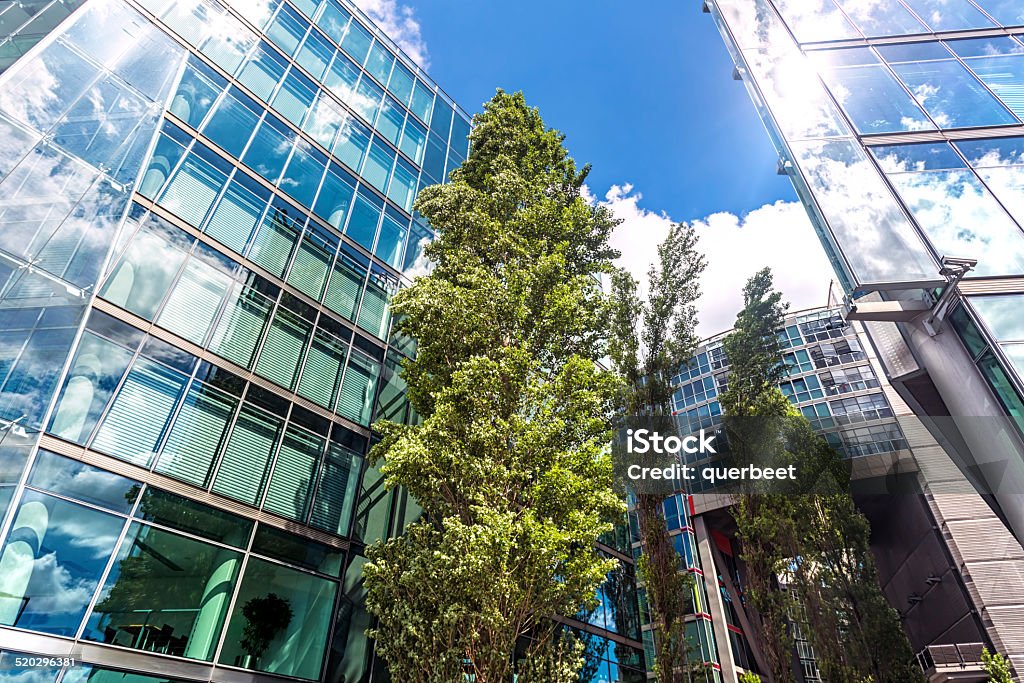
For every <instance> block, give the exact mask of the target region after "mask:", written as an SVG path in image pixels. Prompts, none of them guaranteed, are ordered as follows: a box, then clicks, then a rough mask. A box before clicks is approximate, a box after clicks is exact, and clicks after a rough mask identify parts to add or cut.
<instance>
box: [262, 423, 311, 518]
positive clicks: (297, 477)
mask: <svg viewBox="0 0 1024 683" xmlns="http://www.w3.org/2000/svg"><path fill="white" fill-rule="evenodd" d="M324 441H325V440H324V439H323V438H322V437H319V436H316V435H315V434H311V433H309V432H307V431H305V430H302V429H298V428H296V427H295V426H293V425H290V426H289V427H288V430H287V431H286V432H285V435H284V440H283V441H282V442H281V448H280V450H278V452H277V460H276V461H275V462H274V468H273V473H272V474H271V475H270V485H269V486H268V487H267V497H266V499H265V500H264V502H263V509H264V510H269V511H270V512H273V513H276V514H278V515H281V516H282V517H287V518H289V519H295V520H298V521H300V522H302V521H305V519H306V510H307V507H308V505H309V497H310V494H311V493H312V489H313V483H314V476H315V472H316V466H317V463H318V462H319V460H320V454H321V452H322V451H323V448H324Z"/></svg>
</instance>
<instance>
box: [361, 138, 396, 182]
mask: <svg viewBox="0 0 1024 683" xmlns="http://www.w3.org/2000/svg"><path fill="white" fill-rule="evenodd" d="M394 163H395V153H394V152H393V151H392V150H391V149H390V148H388V146H387V145H385V144H384V143H383V142H382V141H381V140H380V139H379V138H374V140H373V145H372V146H371V147H370V153H369V154H368V155H367V156H366V161H365V162H364V164H363V171H362V176H363V180H365V181H366V182H368V183H369V184H370V185H373V186H374V187H375V188H377V189H378V190H380V191H381V192H384V191H385V190H386V189H387V187H388V178H389V177H390V176H391V167H392V166H393V165H394Z"/></svg>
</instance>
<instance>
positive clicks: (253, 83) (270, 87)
mask: <svg viewBox="0 0 1024 683" xmlns="http://www.w3.org/2000/svg"><path fill="white" fill-rule="evenodd" d="M286 68H287V66H286V64H285V62H284V60H283V59H281V56H280V55H278V54H277V52H276V51H274V50H272V49H271V48H269V47H266V46H264V45H259V46H258V47H257V48H256V51H255V52H253V55H252V57H250V58H249V61H248V62H247V63H246V65H245V66H244V67H242V71H241V72H240V73H239V74H238V80H239V81H241V82H242V83H243V84H244V85H246V86H247V87H248V88H249V90H251V91H252V92H253V93H255V95H256V97H258V98H260V99H261V100H263V101H264V102H269V101H270V94H271V93H272V92H273V91H274V88H275V87H277V83H278V81H280V80H281V78H282V77H283V76H284V72H285V69H286Z"/></svg>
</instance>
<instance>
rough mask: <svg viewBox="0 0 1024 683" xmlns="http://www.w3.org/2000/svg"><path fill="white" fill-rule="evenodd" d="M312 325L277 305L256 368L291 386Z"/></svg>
mask: <svg viewBox="0 0 1024 683" xmlns="http://www.w3.org/2000/svg"><path fill="white" fill-rule="evenodd" d="M311 328H312V325H310V324H309V323H308V322H306V321H304V320H302V319H301V318H299V317H298V316H296V315H294V314H292V313H290V312H289V311H287V310H283V309H278V312H277V315H276V316H275V317H274V322H273V323H271V325H270V331H269V332H267V339H266V341H265V342H264V343H263V350H262V351H260V358H259V360H258V361H257V362H256V372H257V373H258V374H260V375H262V376H263V377H266V378H267V379H269V380H270V381H271V382H275V383H276V384H279V385H281V386H282V387H285V388H286V389H291V388H292V384H293V382H294V381H295V371H296V370H297V369H298V367H299V361H301V360H302V352H303V350H304V349H305V348H306V343H307V342H308V341H309V333H310V331H311Z"/></svg>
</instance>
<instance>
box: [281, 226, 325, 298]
mask: <svg viewBox="0 0 1024 683" xmlns="http://www.w3.org/2000/svg"><path fill="white" fill-rule="evenodd" d="M333 257H334V254H333V252H329V251H328V250H327V248H326V247H325V245H323V244H322V243H321V242H320V241H319V240H316V239H310V237H309V236H307V237H306V238H305V239H303V240H302V243H301V244H300V245H299V250H298V251H297V252H296V254H295V262H294V263H292V269H291V272H289V273H288V284H290V285H294V286H295V287H296V288H297V289H298V290H299V291H300V292H302V293H304V294H308V295H309V296H310V297H312V298H314V299H317V300H319V299H320V293H321V292H322V291H323V287H324V282H325V281H326V280H327V270H328V268H330V267H331V259H332V258H333Z"/></svg>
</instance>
